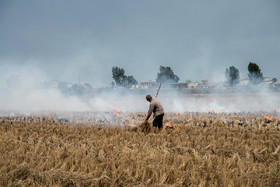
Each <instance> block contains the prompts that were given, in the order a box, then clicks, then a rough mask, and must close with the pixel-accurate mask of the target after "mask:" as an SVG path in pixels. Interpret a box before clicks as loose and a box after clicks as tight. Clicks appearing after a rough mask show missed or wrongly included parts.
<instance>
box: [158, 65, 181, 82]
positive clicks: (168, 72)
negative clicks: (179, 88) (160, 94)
mask: <svg viewBox="0 0 280 187" xmlns="http://www.w3.org/2000/svg"><path fill="white" fill-rule="evenodd" d="M179 80H180V79H179V77H178V76H177V75H175V74H174V72H173V70H172V69H171V68H170V67H164V66H160V68H159V73H158V74H157V82H161V83H177V82H178V81H179Z"/></svg>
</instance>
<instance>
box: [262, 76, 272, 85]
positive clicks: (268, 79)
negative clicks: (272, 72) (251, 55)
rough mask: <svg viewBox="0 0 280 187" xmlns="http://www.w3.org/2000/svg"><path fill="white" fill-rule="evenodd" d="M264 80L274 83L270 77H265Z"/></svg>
mask: <svg viewBox="0 0 280 187" xmlns="http://www.w3.org/2000/svg"><path fill="white" fill-rule="evenodd" d="M263 82H265V83H268V84H272V79H271V78H270V77H264V78H263Z"/></svg>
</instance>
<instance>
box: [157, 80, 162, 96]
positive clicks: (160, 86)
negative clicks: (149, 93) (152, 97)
mask: <svg viewBox="0 0 280 187" xmlns="http://www.w3.org/2000/svg"><path fill="white" fill-rule="evenodd" d="M161 84H162V83H160V85H159V87H158V90H157V95H156V98H157V96H158V93H159V90H160V87H161Z"/></svg>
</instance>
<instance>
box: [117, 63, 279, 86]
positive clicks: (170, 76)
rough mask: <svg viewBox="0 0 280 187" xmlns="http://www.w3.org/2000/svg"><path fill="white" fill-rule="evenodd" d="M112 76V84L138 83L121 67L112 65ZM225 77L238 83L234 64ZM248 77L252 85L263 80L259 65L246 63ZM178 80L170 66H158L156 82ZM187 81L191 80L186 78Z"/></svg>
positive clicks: (274, 79) (126, 84)
mask: <svg viewBox="0 0 280 187" xmlns="http://www.w3.org/2000/svg"><path fill="white" fill-rule="evenodd" d="M112 76H113V79H114V82H112V86H115V85H117V86H121V87H127V88H130V87H132V86H133V85H136V84H137V83H138V82H137V80H136V79H135V78H134V77H133V76H132V75H129V76H128V75H125V70H124V69H123V68H121V67H117V66H114V67H113V68H112ZM225 77H226V84H227V85H229V86H235V85H238V84H239V82H240V74H239V70H238V69H237V68H236V67H234V66H230V67H229V68H226V71H225ZM248 78H249V80H250V84H252V85H258V84H260V83H262V82H263V80H264V77H263V73H262V72H261V69H260V67H259V66H258V65H257V64H256V63H254V62H250V63H249V64H248ZM179 80H180V78H179V77H178V76H177V75H176V74H174V72H173V70H172V69H171V68H170V67H168V66H167V67H164V66H160V67H159V73H158V74H157V78H156V81H157V82H158V83H178V82H179ZM272 81H273V82H276V81H277V79H276V78H273V79H272ZM187 82H191V81H190V80H188V81H187Z"/></svg>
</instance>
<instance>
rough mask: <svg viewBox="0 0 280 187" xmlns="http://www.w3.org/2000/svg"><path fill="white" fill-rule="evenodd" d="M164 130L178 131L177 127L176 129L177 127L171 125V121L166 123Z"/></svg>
mask: <svg viewBox="0 0 280 187" xmlns="http://www.w3.org/2000/svg"><path fill="white" fill-rule="evenodd" d="M164 128H169V129H174V130H177V127H175V125H173V124H171V122H170V121H168V122H166V123H165V124H164Z"/></svg>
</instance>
